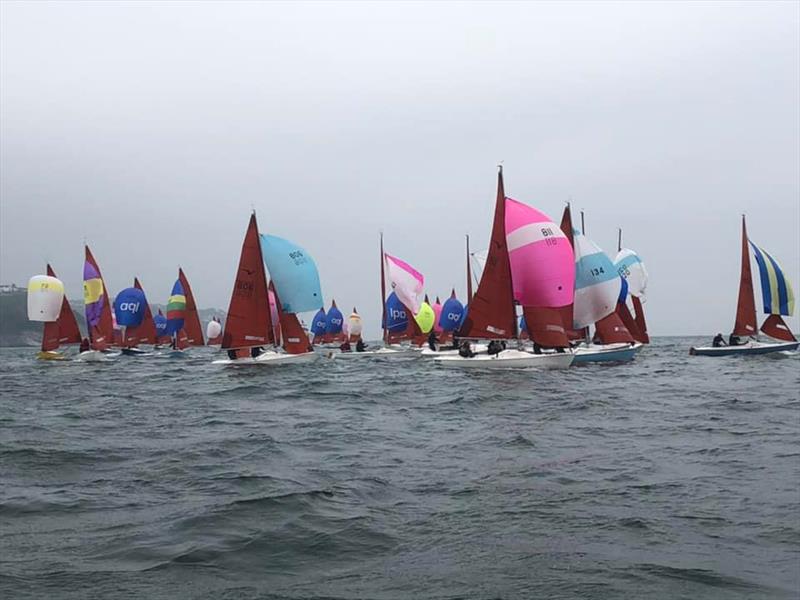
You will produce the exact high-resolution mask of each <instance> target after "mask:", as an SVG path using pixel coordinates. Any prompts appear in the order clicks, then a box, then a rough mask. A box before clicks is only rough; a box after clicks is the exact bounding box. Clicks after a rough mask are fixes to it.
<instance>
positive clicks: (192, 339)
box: [178, 268, 205, 346]
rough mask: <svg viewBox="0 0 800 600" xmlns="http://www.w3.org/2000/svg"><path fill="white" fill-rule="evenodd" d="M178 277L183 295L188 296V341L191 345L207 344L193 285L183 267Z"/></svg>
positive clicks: (185, 319) (186, 326)
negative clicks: (204, 340) (204, 339)
mask: <svg viewBox="0 0 800 600" xmlns="http://www.w3.org/2000/svg"><path fill="white" fill-rule="evenodd" d="M178 279H179V280H180V282H181V285H182V286H183V295H184V296H185V297H186V311H185V313H184V317H183V329H184V330H185V331H186V336H187V340H186V343H187V344H188V345H189V346H205V343H204V342H203V326H202V325H201V324H200V314H199V313H198V312H197V304H195V301H194V294H192V287H191V286H190V285H189V280H188V279H186V275H185V274H184V272H183V269H181V268H178Z"/></svg>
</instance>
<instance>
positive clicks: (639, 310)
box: [631, 296, 650, 344]
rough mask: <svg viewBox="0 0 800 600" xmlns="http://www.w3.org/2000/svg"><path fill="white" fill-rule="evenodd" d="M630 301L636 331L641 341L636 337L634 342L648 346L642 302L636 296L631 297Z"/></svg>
mask: <svg viewBox="0 0 800 600" xmlns="http://www.w3.org/2000/svg"><path fill="white" fill-rule="evenodd" d="M631 299H632V300H633V311H634V314H635V315H636V329H637V331H638V333H639V335H640V336H641V339H640V338H638V337H637V338H636V341H638V342H642V343H643V344H649V343H650V336H649V335H647V323H646V322H645V320H644V308H643V307H642V301H641V300H639V298H638V297H637V296H631ZM634 337H636V336H634Z"/></svg>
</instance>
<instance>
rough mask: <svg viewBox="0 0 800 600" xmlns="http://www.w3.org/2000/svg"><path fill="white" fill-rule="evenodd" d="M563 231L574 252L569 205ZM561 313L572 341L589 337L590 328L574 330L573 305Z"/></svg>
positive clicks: (573, 236) (564, 308)
mask: <svg viewBox="0 0 800 600" xmlns="http://www.w3.org/2000/svg"><path fill="white" fill-rule="evenodd" d="M561 231H563V232H564V235H565V236H567V239H568V240H569V245H570V246H572V248H573V250H574V248H575V235H574V231H573V229H572V209H571V208H570V206H569V204H567V205H566V206H565V207H564V214H563V215H562V216H561ZM558 311H559V313H560V314H561V320H562V322H563V323H564V329H565V331H566V332H567V337H568V338H569V339H570V340H573V341H577V340H584V339H586V338H587V337H588V334H589V332H588V328H586V329H573V327H572V323H573V321H572V317H573V315H572V304H568V305H567V306H562V307H561V308H559V309H558Z"/></svg>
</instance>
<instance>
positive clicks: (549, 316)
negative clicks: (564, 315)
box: [522, 306, 569, 348]
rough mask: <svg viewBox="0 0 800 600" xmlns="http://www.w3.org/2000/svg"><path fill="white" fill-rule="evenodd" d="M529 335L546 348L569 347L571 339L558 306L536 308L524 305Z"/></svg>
mask: <svg viewBox="0 0 800 600" xmlns="http://www.w3.org/2000/svg"><path fill="white" fill-rule="evenodd" d="M522 314H523V315H525V325H526V326H527V328H528V336H529V337H530V338H531V339H532V340H533V341H534V342H536V343H537V344H538V345H539V346H544V347H545V348H568V347H569V339H567V333H566V331H565V330H564V323H563V321H562V320H561V313H560V311H559V310H558V309H557V308H534V307H532V306H523V307H522Z"/></svg>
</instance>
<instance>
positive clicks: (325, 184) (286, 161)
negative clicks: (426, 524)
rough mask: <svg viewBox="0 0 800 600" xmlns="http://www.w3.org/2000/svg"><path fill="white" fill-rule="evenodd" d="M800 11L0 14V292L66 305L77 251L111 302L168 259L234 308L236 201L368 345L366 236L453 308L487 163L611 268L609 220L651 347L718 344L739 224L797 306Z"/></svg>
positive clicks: (161, 291)
mask: <svg viewBox="0 0 800 600" xmlns="http://www.w3.org/2000/svg"><path fill="white" fill-rule="evenodd" d="M799 7H800V4H798V3H796V2H784V3H772V4H771V3H767V2H757V3H751V4H750V3H733V2H721V3H701V2H681V3H678V2H673V3H664V4H658V3H653V2H646V3H645V2H643V3H613V4H603V3H599V2H589V3H579V2H567V3H561V4H555V3H553V4H550V3H536V4H534V3H513V4H503V3H498V2H492V3H485V4H483V3H477V2H469V3H463V4H462V3H455V2H448V3H441V4H434V3H419V4H415V3H409V2H404V3H398V4H390V3H366V2H363V3H343V2H324V3H307V4H302V3H291V4H290V3H286V4H282V3H276V2H264V3H246V2H241V3H219V4H217V3H213V2H198V3H192V2H176V3H172V4H169V3H166V2H164V3H161V2H160V3H146V2H132V3H121V4H119V3H113V2H88V3H75V2H55V3H46V2H28V3H11V2H2V5H1V8H0V11H1V12H2V14H0V17H1V18H0V24H1V25H0V27H2V30H1V31H0V34H1V35H0V45H1V47H0V50H1V55H0V65H1V66H2V73H1V74H0V118H1V122H0V133H1V134H2V140H1V141H0V144H1V147H0V150H1V151H2V155H1V156H0V169H1V171H0V194H1V196H0V200H1V202H0V281H1V282H3V283H10V282H16V283H17V284H24V283H25V282H26V281H27V279H28V278H29V277H30V276H31V275H33V274H37V273H41V272H43V269H44V265H45V262H46V261H51V262H52V264H53V267H54V268H55V270H56V272H57V274H58V275H59V277H60V278H62V279H63V280H64V281H65V283H66V284H67V289H68V292H69V295H70V297H74V298H79V297H81V274H82V266H83V249H82V244H83V241H84V239H87V240H88V241H89V244H90V246H91V248H92V250H93V252H94V254H95V256H96V258H97V260H98V262H99V263H100V267H101V269H102V271H103V275H104V277H105V279H106V283H107V285H108V286H109V288H110V289H111V291H112V292H114V293H116V292H117V291H118V290H120V289H121V288H123V287H126V286H128V285H130V284H131V280H132V278H133V276H134V275H137V276H139V277H140V279H141V280H142V283H143V284H144V287H145V290H146V292H147V294H148V298H149V299H150V301H152V302H165V301H166V299H167V296H168V294H169V291H170V288H171V286H172V283H173V281H174V279H175V277H176V276H177V268H178V266H179V265H181V266H183V268H184V270H185V271H186V273H187V275H188V277H189V280H190V282H191V283H192V286H193V288H194V292H195V296H196V298H197V300H198V303H199V304H200V305H201V306H203V307H210V306H215V307H221V308H223V309H225V308H227V305H228V301H229V298H230V293H231V288H232V285H233V280H234V274H235V269H236V265H237V262H238V260H239V252H240V249H241V242H242V238H243V236H244V232H245V229H246V226H247V221H248V217H249V213H250V210H251V207H255V209H256V211H257V215H258V220H259V226H260V229H261V230H262V232H268V233H273V234H275V235H279V236H282V237H286V238H289V239H291V240H294V241H296V242H298V243H299V244H301V245H303V246H304V247H305V248H306V249H307V250H308V251H309V252H310V253H311V255H312V256H313V257H314V258H315V259H316V261H317V264H318V266H319V270H320V274H321V278H322V288H323V293H324V295H325V298H326V304H327V303H329V302H330V298H331V297H334V298H336V300H337V303H338V304H339V306H340V307H341V308H342V309H343V311H346V310H349V309H351V308H352V306H353V305H356V306H357V307H358V310H359V312H360V313H362V315H363V316H364V318H365V325H366V333H367V334H369V335H370V336H371V337H375V336H377V334H378V331H379V328H380V316H379V315H380V299H379V265H380V263H379V250H378V232H379V231H380V230H381V229H382V230H383V231H384V234H385V244H386V250H387V251H388V252H390V253H392V254H395V255H397V256H399V257H401V258H403V259H404V260H406V261H408V262H410V263H411V264H412V265H414V266H415V267H416V268H417V269H418V270H420V271H421V272H422V273H424V274H425V278H426V287H427V289H428V291H429V292H430V293H431V294H432V295H433V296H435V295H437V294H438V295H439V296H442V297H444V296H446V295H447V294H448V293H449V291H450V288H451V287H453V286H455V287H456V290H457V292H458V294H459V296H461V297H462V298H463V296H464V288H465V275H464V269H465V267H464V237H463V236H464V234H465V233H469V234H470V235H471V236H472V244H473V249H476V250H478V249H482V248H484V247H486V245H487V240H488V237H489V232H490V228H491V215H492V210H493V203H494V197H495V181H496V175H495V173H496V165H497V163H498V162H500V161H504V162H503V164H504V168H505V175H506V192H507V194H508V195H509V196H511V197H514V198H516V199H518V200H520V201H523V202H527V203H529V204H532V205H533V206H535V207H537V208H539V209H541V210H543V211H544V212H546V213H547V214H549V215H550V216H551V217H552V218H553V219H554V220H556V221H558V219H559V218H560V214H561V211H562V209H563V207H564V203H565V201H566V200H567V199H568V198H570V197H571V198H572V200H573V207H574V209H575V210H576V211H578V210H580V209H581V208H583V209H585V210H586V218H587V222H586V229H587V234H588V235H589V237H591V238H592V239H594V241H596V242H597V243H598V244H600V245H601V246H602V247H604V248H605V249H606V250H607V251H608V252H609V253H611V254H612V255H613V253H614V252H615V251H616V236H617V227H618V226H621V227H623V229H624V232H625V245H626V246H628V247H630V248H633V249H635V250H636V251H638V252H639V254H640V255H641V256H642V257H643V259H644V260H645V262H646V264H647V267H648V270H649V272H650V284H649V288H648V292H649V293H648V300H647V304H646V310H647V312H648V321H649V325H650V331H651V333H653V334H657V335H658V334H661V335H665V334H694V333H697V334H713V333H716V332H717V331H724V332H728V331H730V330H731V328H732V326H733V319H734V312H735V304H736V293H737V289H738V273H739V260H740V237H739V236H740V215H741V213H743V212H746V213H747V216H748V228H749V233H750V236H751V238H752V239H753V240H754V241H755V242H756V243H758V244H759V245H761V246H762V247H763V248H765V249H766V250H768V251H769V252H770V253H772V254H773V256H774V257H775V258H777V259H778V260H779V261H780V262H781V264H782V265H783V267H784V269H785V270H786V271H787V273H788V274H789V276H790V278H791V279H792V282H793V284H794V289H795V293H796V294H797V295H798V296H800V289H798V283H799V282H800V276H799V275H800V244H799V243H798V227H800V225H799V223H800V112H799V111H800V109H799V108H798V107H800V75H799V73H800V33H799V32H800V8H799ZM753 266H754V268H755V264H754V265H753ZM756 293H757V294H759V291H758V290H757V291H756ZM757 304H758V305H759V306H760V296H759V295H757ZM307 320H308V319H307ZM790 325H791V326H792V329H793V330H794V331H797V330H798V321H797V319H796V318H794V319H792V320H791V321H790Z"/></svg>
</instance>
